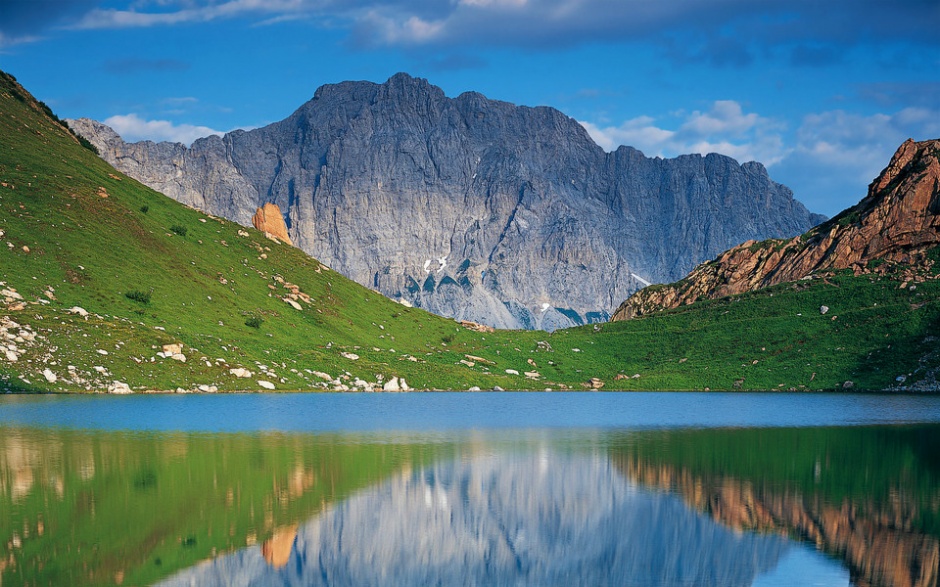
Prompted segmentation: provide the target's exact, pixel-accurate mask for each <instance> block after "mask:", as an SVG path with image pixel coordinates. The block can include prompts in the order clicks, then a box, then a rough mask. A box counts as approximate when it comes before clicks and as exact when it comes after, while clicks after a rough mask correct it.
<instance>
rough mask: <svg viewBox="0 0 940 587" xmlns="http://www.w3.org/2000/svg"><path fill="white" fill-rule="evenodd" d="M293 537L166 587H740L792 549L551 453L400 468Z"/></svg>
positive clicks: (599, 466)
mask: <svg viewBox="0 0 940 587" xmlns="http://www.w3.org/2000/svg"><path fill="white" fill-rule="evenodd" d="M294 534H296V535H295V536H294ZM285 535H286V536H294V539H293V542H292V544H291V548H290V550H289V551H287V550H286V548H287V544H288V541H287V540H280V541H279V542H278V544H272V545H271V546H270V548H268V547H267V543H266V545H265V546H264V547H261V548H252V549H247V550H244V551H242V552H239V553H236V554H233V555H230V556H226V557H222V558H220V559H217V560H215V561H213V562H211V563H208V564H203V565H200V566H199V567H197V568H195V569H192V570H190V571H187V572H184V573H182V574H180V575H178V576H176V577H174V578H173V579H171V580H169V581H167V582H165V583H163V585H166V586H177V585H179V586H182V585H230V584H232V583H233V582H235V579H236V578H237V581H238V582H239V583H243V584H250V585H304V586H315V585H383V584H384V585H458V584H470V585H648V586H659V585H663V586H665V585H722V586H737V585H750V584H751V583H752V582H753V580H754V579H755V577H757V576H758V575H759V574H761V573H763V572H766V571H768V570H770V569H772V568H774V567H775V566H776V565H777V562H778V561H779V559H780V557H781V556H782V555H783V554H784V553H786V552H787V550H788V549H789V548H791V547H790V545H789V543H788V542H787V541H786V540H785V539H784V538H781V537H779V536H775V535H759V534H755V533H744V532H735V531H733V530H731V529H729V528H727V527H725V526H723V525H721V524H718V523H716V522H714V521H712V520H711V519H710V518H708V517H706V516H703V515H700V514H698V513H697V512H695V511H693V510H691V509H690V508H688V507H687V506H686V505H685V504H684V503H683V502H682V500H680V499H678V498H677V497H675V496H673V495H671V494H667V493H662V492H655V491H649V490H646V489H643V488H641V487H638V486H637V485H636V484H634V483H631V482H630V481H628V480H627V479H626V478H624V476H623V475H621V474H620V472H619V471H618V470H617V469H616V468H615V467H613V466H612V465H611V463H610V461H609V460H608V459H607V458H603V457H593V456H590V455H567V454H559V453H557V452H553V451H548V450H543V451H541V452H540V453H536V454H509V455H496V456H489V457H471V458H467V459H459V460H455V461H450V462H447V463H442V464H438V465H436V466H433V467H430V468H427V469H424V470H422V471H415V472H412V473H408V474H403V475H398V476H396V477H395V478H394V479H392V480H390V481H388V482H386V483H385V484H383V485H382V486H380V487H378V488H373V489H369V490H365V491H363V492H360V493H359V494H357V495H355V496H353V497H352V498H350V499H348V500H346V501H344V502H342V503H341V504H338V505H336V506H335V507H332V508H330V509H328V510H327V511H325V512H323V513H322V514H320V515H319V516H317V517H316V518H314V519H313V520H311V521H309V522H307V523H305V524H303V525H302V526H300V527H299V529H292V530H291V531H290V532H288V533H286V534H285ZM282 549H283V550H282ZM268 553H274V554H273V555H268ZM272 559H274V560H272ZM266 562H267V563H268V564H265V563H266Z"/></svg>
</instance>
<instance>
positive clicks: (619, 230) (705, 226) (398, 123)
mask: <svg viewBox="0 0 940 587" xmlns="http://www.w3.org/2000/svg"><path fill="white" fill-rule="evenodd" d="M79 128H81V129H84V130H87V131H88V132H87V135H86V136H88V138H89V140H91V141H92V142H93V143H96V144H98V143H101V144H102V145H104V147H105V148H102V149H101V152H102V156H103V157H104V158H105V159H106V160H107V161H108V162H110V163H111V164H112V165H114V166H115V167H117V168H118V169H120V170H121V171H123V172H125V173H127V174H128V175H130V176H132V177H135V178H136V179H138V180H140V181H142V182H143V183H145V184H147V185H149V186H150V187H153V188H154V189H157V190H159V191H161V192H163V193H165V194H166V195H168V196H170V197H172V198H174V199H176V200H179V201H181V202H183V203H185V204H188V205H190V206H193V207H196V208H199V209H201V210H205V211H207V212H209V213H212V214H215V215H219V216H223V217H226V218H229V219H231V220H234V221H236V222H239V223H242V224H246V225H247V224H248V223H249V222H250V221H251V218H252V216H253V215H254V214H255V212H256V211H257V209H258V208H259V207H261V206H263V205H264V204H267V203H270V204H275V205H277V207H278V209H279V210H280V212H281V214H282V216H283V218H284V222H285V225H286V226H287V228H288V233H289V236H290V239H291V240H292V241H293V242H294V243H295V244H296V246H298V247H300V248H301V249H303V250H304V251H306V252H308V253H310V254H311V255H313V256H314V257H316V258H318V259H320V260H321V261H323V262H324V263H326V264H328V265H330V266H332V267H333V268H334V269H336V270H337V271H339V272H341V273H343V274H344V275H347V276H349V277H351V278H353V279H355V280H356V281H358V282H359V283H361V284H363V285H366V286H368V287H371V288H373V289H375V290H378V291H380V292H382V293H383V294H385V295H387V296H389V297H391V298H393V299H401V300H404V301H406V302H408V303H411V304H413V305H415V306H418V307H422V308H425V309H427V310H430V311H432V312H435V313H438V314H442V315H445V316H451V317H454V318H456V319H459V320H469V321H473V322H478V323H482V324H487V325H490V326H496V327H504V328H544V329H548V330H552V329H555V328H558V327H564V326H571V325H576V324H582V323H586V322H592V321H602V320H606V319H607V318H608V317H609V316H610V313H611V311H612V310H613V308H614V307H615V305H616V304H617V303H619V301H621V300H623V299H624V298H626V297H627V296H628V295H629V294H630V293H632V292H633V291H635V290H636V289H638V288H639V287H641V286H642V285H643V284H645V283H647V282H662V281H670V280H673V279H676V278H678V277H680V276H681V275H684V274H685V273H686V272H687V271H688V270H689V269H690V268H692V267H694V266H695V264H697V263H700V262H701V261H702V260H704V259H707V258H709V257H711V256H713V255H715V254H717V253H718V252H720V251H722V250H724V249H726V248H728V247H729V246H731V245H732V244H734V243H737V242H741V241H742V240H745V239H748V238H768V237H774V236H776V237H782V236H791V235H794V234H798V233H800V232H802V231H804V230H806V229H807V228H809V227H810V226H812V225H813V224H814V223H815V222H817V221H819V217H817V216H815V215H813V214H810V213H809V212H808V211H807V210H806V209H805V208H804V207H803V206H802V205H801V204H800V203H799V202H797V201H796V200H794V199H793V194H792V193H791V192H790V190H789V189H787V188H786V187H785V186H782V185H780V184H777V183H775V182H773V181H772V180H771V179H770V178H769V177H768V176H767V174H766V170H764V171H763V173H759V172H758V170H757V168H756V167H755V166H754V165H752V164H746V165H744V166H742V165H739V164H738V163H737V162H736V161H734V160H733V159H731V158H729V157H724V156H721V155H709V156H707V157H701V156H691V157H679V158H676V159H661V158H652V159H651V158H647V157H645V156H643V154H642V153H640V152H639V151H636V150H633V149H626V148H622V149H620V150H618V151H616V152H614V153H605V152H604V150H603V149H601V148H600V147H599V146H598V145H597V144H595V143H594V142H593V141H592V140H591V138H590V136H589V135H588V133H587V131H586V130H585V129H584V128H583V127H582V126H581V125H580V124H578V122H577V121H575V120H574V119H572V118H570V117H568V116H566V115H565V114H563V113H561V112H559V111H558V110H555V109H553V108H548V107H536V108H530V107H524V106H516V105H513V104H510V103H507V102H500V101H496V100H490V99H488V98H486V97H485V96H482V95H481V94H478V93H474V92H467V93H464V94H461V95H460V96H459V97H457V98H448V97H447V96H446V95H445V94H444V92H443V91H442V90H441V89H440V88H438V87H436V86H433V85H432V84H430V83H429V82H428V81H427V80H424V79H420V78H414V77H411V76H409V75H407V74H396V75H395V76H393V77H392V78H390V79H389V80H388V81H386V82H385V83H382V84H375V83H371V82H343V83H339V84H333V85H328V86H323V87H321V88H320V89H318V90H317V91H316V93H315V95H314V98H313V99H312V100H310V101H309V102H307V103H306V104H304V105H302V106H301V107H300V108H299V109H298V110H297V111H296V112H294V113H293V114H292V115H291V116H289V117H288V118H286V119H285V120H282V121H280V122H276V123H274V124H271V125H268V126H266V127H264V128H259V129H255V130H251V131H235V132H232V133H228V134H227V135H225V136H224V137H210V138H209V139H205V140H199V141H196V142H195V143H193V145H192V147H191V148H189V149H186V148H185V147H184V146H182V145H176V144H169V143H160V144H153V143H146V142H144V143H124V142H123V141H119V140H118V141H115V140H114V138H113V136H111V135H109V134H107V133H105V132H103V131H102V129H101V128H100V127H99V126H97V125H93V124H86V125H80V126H79ZM761 169H763V168H762V167H761ZM677 243H679V245H678V246H677Z"/></svg>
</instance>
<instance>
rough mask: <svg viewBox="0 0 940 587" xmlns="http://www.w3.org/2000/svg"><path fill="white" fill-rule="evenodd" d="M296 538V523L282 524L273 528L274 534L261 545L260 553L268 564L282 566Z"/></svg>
mask: <svg viewBox="0 0 940 587" xmlns="http://www.w3.org/2000/svg"><path fill="white" fill-rule="evenodd" d="M296 538H297V524H291V525H290V526H283V527H281V528H277V529H275V530H274V535H272V536H271V537H270V538H268V539H267V540H265V541H264V543H263V544H262V545H261V554H262V555H263V556H264V560H265V561H267V563H268V564H269V565H271V566H272V567H274V568H276V569H280V568H283V567H284V566H285V565H287V561H288V560H289V559H290V553H291V550H293V548H294V540H295V539H296Z"/></svg>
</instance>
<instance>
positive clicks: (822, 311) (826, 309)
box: [819, 306, 829, 314]
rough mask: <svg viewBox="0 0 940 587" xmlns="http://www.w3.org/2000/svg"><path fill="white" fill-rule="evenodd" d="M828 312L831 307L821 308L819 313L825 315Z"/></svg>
mask: <svg viewBox="0 0 940 587" xmlns="http://www.w3.org/2000/svg"><path fill="white" fill-rule="evenodd" d="M828 311H829V306H819V313H820V314H825V313H826V312H828Z"/></svg>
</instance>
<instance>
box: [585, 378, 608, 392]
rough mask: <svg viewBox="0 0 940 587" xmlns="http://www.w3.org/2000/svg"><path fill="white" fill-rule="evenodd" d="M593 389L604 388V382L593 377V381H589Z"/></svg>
mask: <svg viewBox="0 0 940 587" xmlns="http://www.w3.org/2000/svg"><path fill="white" fill-rule="evenodd" d="M588 383H589V384H590V386H591V388H592V389H600V388H602V387H604V382H603V381H602V380H600V379H598V378H597V377H591V380H590V381H588Z"/></svg>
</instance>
